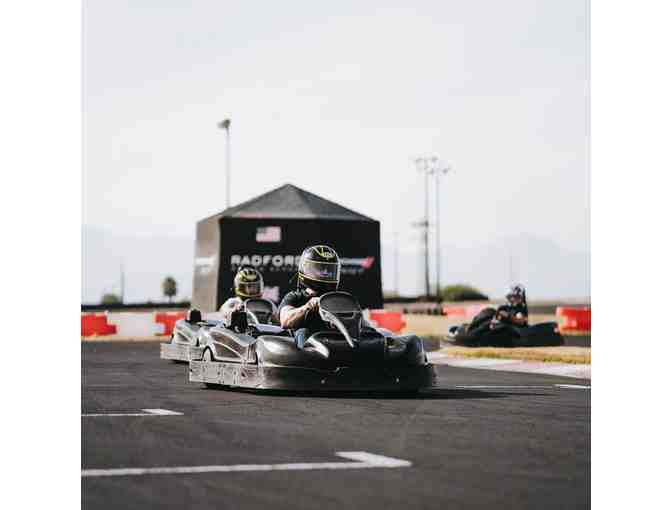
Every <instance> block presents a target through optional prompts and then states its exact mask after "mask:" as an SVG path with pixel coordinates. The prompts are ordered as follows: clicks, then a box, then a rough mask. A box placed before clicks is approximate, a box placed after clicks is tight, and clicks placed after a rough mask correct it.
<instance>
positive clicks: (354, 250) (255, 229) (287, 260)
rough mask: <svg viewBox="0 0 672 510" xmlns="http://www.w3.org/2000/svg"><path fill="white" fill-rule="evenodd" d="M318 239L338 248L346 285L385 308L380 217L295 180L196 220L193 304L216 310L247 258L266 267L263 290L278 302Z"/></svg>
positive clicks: (371, 305) (374, 305)
mask: <svg viewBox="0 0 672 510" xmlns="http://www.w3.org/2000/svg"><path fill="white" fill-rule="evenodd" d="M313 244H326V245H329V246H331V247H333V248H334V249H335V250H336V252H337V253H338V254H339V257H340V258H341V262H342V276H341V286H340V288H341V290H345V291H348V292H351V293H352V294H353V295H355V296H357V298H358V299H359V300H360V303H361V304H362V307H364V308H380V307H382V302H383V299H382V283H381V266H380V223H379V222H378V221H376V220H374V219H372V218H369V217H368V216H365V215H363V214H360V213H358V212H355V211H352V210H350V209H347V208H346V207H343V206H341V205H339V204H336V203H334V202H331V201H330V200H327V199H325V198H322V197H319V196H317V195H315V194H313V193H310V192H308V191H306V190H303V189H301V188H298V187H296V186H293V185H291V184H285V185H284V186H281V187H279V188H276V189H274V190H271V191H269V192H268V193H264V194H263V195H260V196H258V197H256V198H253V199H251V200H248V201H246V202H243V203H242V204H238V205H236V206H233V207H230V208H228V209H225V210H224V211H222V212H220V213H218V214H215V215H213V216H210V217H208V218H205V219H203V220H201V221H199V222H198V223H197V226H196V254H195V267H194V287H193V289H194V290H193V293H194V295H193V299H192V302H193V305H194V306H195V307H197V308H199V309H201V310H203V311H206V312H209V311H214V310H216V309H218V308H219V306H220V305H221V304H222V303H223V302H224V301H226V299H227V298H228V297H230V296H231V295H232V291H231V286H232V282H233V276H234V275H235V272H236V270H237V269H238V267H240V266H241V265H250V266H253V267H256V268H257V269H258V270H259V271H261V273H262V274H263V276H264V283H265V286H266V292H265V296H266V297H267V298H269V299H271V300H273V301H275V302H276V303H278V302H279V300H280V299H282V297H283V296H284V295H285V294H286V293H287V292H288V291H290V290H292V289H294V288H295V287H296V279H295V278H294V276H295V274H296V271H297V264H298V258H299V256H300V255H301V252H302V251H303V249H304V248H306V247H307V246H310V245H313Z"/></svg>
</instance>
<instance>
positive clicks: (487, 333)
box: [448, 320, 565, 347]
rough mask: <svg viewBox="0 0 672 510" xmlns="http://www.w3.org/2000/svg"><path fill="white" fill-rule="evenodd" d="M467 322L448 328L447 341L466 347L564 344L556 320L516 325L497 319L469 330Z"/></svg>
mask: <svg viewBox="0 0 672 510" xmlns="http://www.w3.org/2000/svg"><path fill="white" fill-rule="evenodd" d="M469 326H470V325H469V324H463V325H461V326H453V327H451V328H450V329H449V330H448V341H449V342H450V343H453V344H454V345H463V346H466V347H548V346H555V345H564V343H565V340H564V338H563V337H562V335H561V334H560V333H559V331H558V324H557V322H542V323H539V324H534V325H531V326H517V325H513V324H510V323H507V322H502V321H499V320H493V321H491V322H490V324H489V327H481V328H477V330H476V331H470V328H469Z"/></svg>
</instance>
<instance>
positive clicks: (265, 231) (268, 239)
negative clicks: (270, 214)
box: [257, 227, 282, 243]
mask: <svg viewBox="0 0 672 510" xmlns="http://www.w3.org/2000/svg"><path fill="white" fill-rule="evenodd" d="M281 237H282V235H281V233H280V227H257V242H258V243H279V242H280V239H281Z"/></svg>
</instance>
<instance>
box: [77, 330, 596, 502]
mask: <svg viewBox="0 0 672 510" xmlns="http://www.w3.org/2000/svg"><path fill="white" fill-rule="evenodd" d="M186 371H187V368H186V365H180V364H174V363H171V362H167V361H162V360H159V345H158V343H147V342H142V343H99V342H89V343H82V415H83V416H82V469H83V470H89V469H103V470H105V469H113V468H145V467H167V468H171V467H176V466H187V467H189V466H213V465H215V466H221V465H224V466H230V465H249V464H264V465H267V464H286V463H339V462H352V461H348V460H347V459H343V458H339V457H338V456H336V454H335V452H353V451H358V452H368V453H371V454H375V455H382V456H386V457H391V458H394V459H402V460H404V461H407V462H408V463H410V465H405V466H402V467H391V468H390V467H372V468H370V469H306V470H303V469H300V470H297V469H291V470H279V471H259V470H253V471H240V472H211V473H170V474H146V475H141V476H101V477H97V476H95V477H94V476H86V477H85V476H82V504H83V507H84V508H86V509H93V508H96V509H97V508H104V509H106V508H124V509H136V508H138V509H140V508H142V509H147V508H179V509H189V508H199V509H209V508H218V509H229V508H230V509H247V508H253V509H261V508H278V509H280V508H291V509H295V510H296V509H315V508H319V509H320V510H327V509H332V508H333V509H336V508H338V509H341V508H348V509H358V508H362V509H364V508H366V509H385V510H391V509H395V508H404V509H408V508H516V509H520V508H545V509H547V508H572V509H576V508H588V507H589V506H590V390H589V389H584V388H581V387H557V386H555V385H556V384H566V385H577V386H581V385H586V386H589V385H590V381H581V380H576V379H566V378H561V377H553V376H545V375H537V374H522V373H506V372H492V371H488V370H473V369H460V368H453V367H447V366H438V367H437V373H438V388H437V389H435V390H432V391H431V392H428V393H424V394H419V395H417V396H396V397H395V396H389V395H388V396H385V395H375V396H369V395H367V396H357V395H352V394H349V395H348V394H344V395H335V396H328V395H321V396H320V395H317V396H316V395H304V394H289V395H288V394H273V395H267V394H256V393H250V392H243V391H230V390H208V389H204V388H201V386H200V385H199V384H196V383H188V382H187V375H186ZM460 386H461V387H462V388H460ZM142 409H164V410H169V411H173V412H179V413H182V414H181V415H170V414H169V415H162V414H149V415H147V416H143V414H144V412H143V411H141V410H142ZM125 413H128V414H130V415H133V414H139V415H140V416H137V415H136V416H124V414H125ZM88 414H96V415H98V416H84V415H88ZM106 414H117V416H106ZM311 465H312V464H311ZM248 467H249V466H248ZM338 467H344V466H338Z"/></svg>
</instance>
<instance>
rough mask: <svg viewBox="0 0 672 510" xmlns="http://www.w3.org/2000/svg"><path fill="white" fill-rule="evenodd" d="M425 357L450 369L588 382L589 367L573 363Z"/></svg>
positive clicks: (433, 353) (438, 355) (439, 355)
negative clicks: (543, 375)
mask: <svg viewBox="0 0 672 510" xmlns="http://www.w3.org/2000/svg"><path fill="white" fill-rule="evenodd" d="M427 357H428V358H429V361H430V362H431V363H434V364H436V365H448V366H451V367H461V368H476V369H483V370H500V371H503V372H525V373H529V374H546V375H557V376H561V377H573V378H576V379H588V380H590V372H591V370H590V365H588V364H573V363H548V362H541V361H524V360H517V359H499V358H453V357H450V356H447V355H446V354H440V353H438V352H429V353H427Z"/></svg>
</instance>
